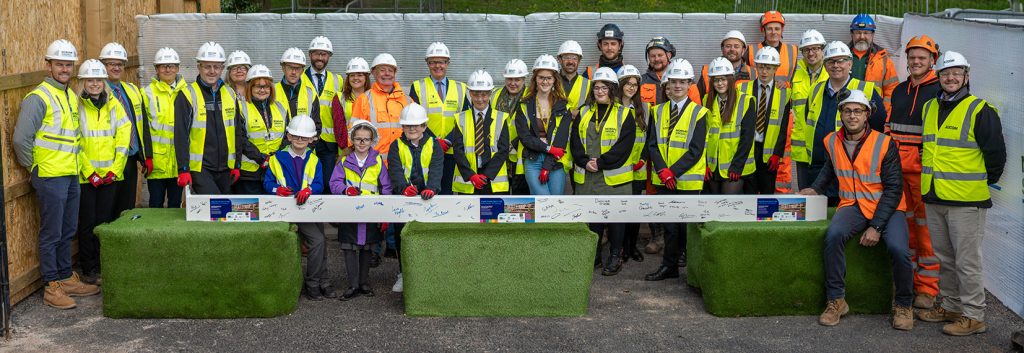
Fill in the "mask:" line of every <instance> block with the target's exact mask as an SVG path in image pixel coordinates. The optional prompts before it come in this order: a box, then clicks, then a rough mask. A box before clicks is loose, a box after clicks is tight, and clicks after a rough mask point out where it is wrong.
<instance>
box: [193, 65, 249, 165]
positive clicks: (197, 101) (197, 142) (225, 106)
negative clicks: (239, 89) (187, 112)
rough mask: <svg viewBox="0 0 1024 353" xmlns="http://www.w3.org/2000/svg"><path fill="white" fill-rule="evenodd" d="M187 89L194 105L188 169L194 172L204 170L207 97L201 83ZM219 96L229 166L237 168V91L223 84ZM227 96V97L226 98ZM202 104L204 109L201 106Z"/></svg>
mask: <svg viewBox="0 0 1024 353" xmlns="http://www.w3.org/2000/svg"><path fill="white" fill-rule="evenodd" d="M185 90H186V91H187V92H186V94H185V98H186V99H187V100H188V103H189V104H190V105H192V128H191V129H190V131H189V146H188V152H189V153H188V169H189V171H193V172H196V173H198V172H201V171H202V170H203V153H204V152H205V150H206V148H205V147H206V124H207V120H206V114H207V113H206V99H205V98H204V97H203V95H202V94H201V93H199V94H197V93H196V92H197V91H199V90H200V88H199V83H195V82H193V83H192V84H190V85H188V86H185ZM217 95H218V96H220V97H222V98H221V102H220V103H221V104H220V106H221V119H222V120H223V121H224V136H225V139H226V140H227V146H228V150H227V168H228V169H234V168H235V109H236V107H235V104H236V103H237V100H236V97H235V91H234V90H232V89H231V87H228V86H227V85H221V86H220V88H219V89H218V94H217ZM224 98H227V99H224ZM200 106H202V107H203V108H202V109H199V107H200Z"/></svg>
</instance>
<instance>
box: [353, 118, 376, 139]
mask: <svg viewBox="0 0 1024 353" xmlns="http://www.w3.org/2000/svg"><path fill="white" fill-rule="evenodd" d="M360 126H366V127H369V128H370V138H371V139H373V143H374V144H377V141H379V140H380V133H379V132H377V127H376V126H374V125H373V123H371V122H369V121H366V120H363V119H359V118H352V120H349V122H348V136H349V138H350V139H351V138H352V135H354V132H355V131H356V128H357V127H360Z"/></svg>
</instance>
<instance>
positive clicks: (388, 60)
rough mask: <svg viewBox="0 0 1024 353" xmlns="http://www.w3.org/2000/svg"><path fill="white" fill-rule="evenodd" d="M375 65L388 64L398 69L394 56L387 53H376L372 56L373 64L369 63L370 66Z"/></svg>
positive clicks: (373, 66)
mask: <svg viewBox="0 0 1024 353" xmlns="http://www.w3.org/2000/svg"><path fill="white" fill-rule="evenodd" d="M377 65H389V66H393V67H394V68H395V70H398V62H397V61H395V57H393V56H391V54H388V53H380V54H377V57H375V58H373V64H371V65H370V68H371V69H372V68H375V67H377Z"/></svg>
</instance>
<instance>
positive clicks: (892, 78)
mask: <svg viewBox="0 0 1024 353" xmlns="http://www.w3.org/2000/svg"><path fill="white" fill-rule="evenodd" d="M850 49H853V70H852V71H850V75H851V76H853V77H854V78H856V79H858V80H861V81H868V82H871V83H874V84H875V87H878V88H881V89H882V103H883V104H885V111H889V109H890V108H891V104H890V101H891V99H892V91H893V90H894V89H896V85H897V84H899V83H900V79H899V77H897V76H896V64H893V62H892V58H890V57H889V52H888V51H886V50H885V48H882V47H880V46H878V44H875V20H874V19H872V18H871V16H870V15H868V14H863V13H862V14H859V15H857V17H854V18H853V22H852V23H850Z"/></svg>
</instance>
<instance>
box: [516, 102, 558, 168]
mask: <svg viewBox="0 0 1024 353" xmlns="http://www.w3.org/2000/svg"><path fill="white" fill-rule="evenodd" d="M522 102H523V103H522V105H521V108H520V109H519V111H517V112H516V118H515V121H516V132H517V133H518V134H519V142H520V143H522V144H523V158H524V159H529V160H535V159H537V158H544V163H543V168H544V169H546V170H549V171H550V170H555V168H556V167H563V166H562V163H561V162H558V161H556V160H555V158H554V157H553V156H551V155H550V154H548V153H547V149H548V146H549V145H550V146H554V147H558V148H562V149H567V148H566V146H568V144H569V128H570V127H571V125H572V124H571V123H570V122H571V121H572V115H571V114H570V113H569V110H568V109H567V108H566V106H565V104H566V102H565V101H564V100H560V101H557V102H555V104H554V106H553V107H552V108H551V122H549V123H548V130H547V136H548V142H549V143H550V144H549V143H545V142H544V141H541V139H540V137H539V135H538V132H539V131H540V129H541V128H542V126H541V124H536V122H537V99H536V97H533V98H530V99H525V98H524V99H523V101H522ZM555 122H557V124H553V123H555ZM555 125H558V130H557V131H556V130H555ZM566 153H570V152H569V151H566Z"/></svg>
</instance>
